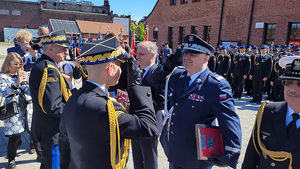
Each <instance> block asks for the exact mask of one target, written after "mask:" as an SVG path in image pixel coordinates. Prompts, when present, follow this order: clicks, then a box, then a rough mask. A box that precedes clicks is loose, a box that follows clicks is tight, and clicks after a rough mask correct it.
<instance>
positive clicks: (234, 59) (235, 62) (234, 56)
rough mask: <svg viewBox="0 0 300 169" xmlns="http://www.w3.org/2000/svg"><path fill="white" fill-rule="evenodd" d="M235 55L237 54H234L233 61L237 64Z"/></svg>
mask: <svg viewBox="0 0 300 169" xmlns="http://www.w3.org/2000/svg"><path fill="white" fill-rule="evenodd" d="M235 56H236V55H233V63H234V64H237V62H238V61H237V60H235Z"/></svg>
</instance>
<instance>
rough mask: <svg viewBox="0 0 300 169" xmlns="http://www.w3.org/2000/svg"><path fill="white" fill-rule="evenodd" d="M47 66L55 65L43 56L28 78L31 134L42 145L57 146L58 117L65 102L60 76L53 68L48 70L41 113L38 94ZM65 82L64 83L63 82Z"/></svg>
mask: <svg viewBox="0 0 300 169" xmlns="http://www.w3.org/2000/svg"><path fill="white" fill-rule="evenodd" d="M47 65H53V66H55V67H56V68H57V69H58V66H57V64H56V63H55V62H54V61H53V60H52V59H51V58H50V57H48V56H47V55H45V54H43V55H42V56H41V58H40V59H39V60H38V61H37V62H36V63H35V65H34V67H33V69H32V71H31V74H30V78H29V86H30V93H31V96H32V102H33V119H32V132H33V135H34V137H35V138H36V139H37V141H40V142H41V143H43V144H47V145H53V144H58V133H59V123H60V116H61V114H62V112H63V108H64V106H65V102H66V101H65V100H64V98H63V96H62V94H61V88H60V78H59V77H60V76H59V73H58V72H57V71H56V70H55V69H54V68H49V69H48V82H47V84H46V88H45V92H44V95H43V98H42V100H43V108H44V110H45V112H46V113H45V112H43V110H42V108H41V106H40V104H39V99H40V98H38V94H39V88H40V83H41V80H42V76H43V72H44V69H45V68H46V67H47ZM64 82H65V81H64Z"/></svg>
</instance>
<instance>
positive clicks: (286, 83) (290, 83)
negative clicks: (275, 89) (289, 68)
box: [281, 80, 300, 87]
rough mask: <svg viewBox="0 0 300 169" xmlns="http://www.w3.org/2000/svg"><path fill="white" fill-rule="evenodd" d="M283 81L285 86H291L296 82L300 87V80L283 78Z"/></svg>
mask: <svg viewBox="0 0 300 169" xmlns="http://www.w3.org/2000/svg"><path fill="white" fill-rule="evenodd" d="M281 82H282V84H283V86H291V85H293V84H294V83H296V84H297V85H298V87H300V81H298V80H282V81H281Z"/></svg>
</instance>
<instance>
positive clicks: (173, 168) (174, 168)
mask: <svg viewBox="0 0 300 169" xmlns="http://www.w3.org/2000/svg"><path fill="white" fill-rule="evenodd" d="M211 168H212V167H207V168H185V167H180V166H177V165H175V164H172V163H169V169H211Z"/></svg>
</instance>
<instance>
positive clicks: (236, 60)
mask: <svg viewBox="0 0 300 169" xmlns="http://www.w3.org/2000/svg"><path fill="white" fill-rule="evenodd" d="M232 62H233V64H232V69H231V72H232V73H233V76H238V77H242V76H244V75H248V74H249V71H250V64H251V63H250V62H251V59H250V56H249V55H247V54H246V53H243V54H237V55H234V57H233V59H232Z"/></svg>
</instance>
